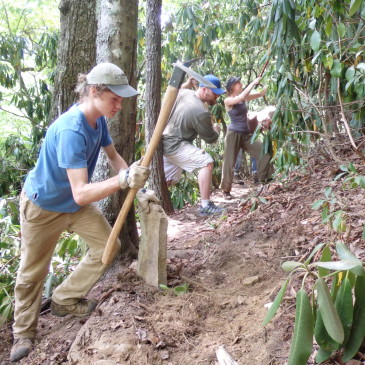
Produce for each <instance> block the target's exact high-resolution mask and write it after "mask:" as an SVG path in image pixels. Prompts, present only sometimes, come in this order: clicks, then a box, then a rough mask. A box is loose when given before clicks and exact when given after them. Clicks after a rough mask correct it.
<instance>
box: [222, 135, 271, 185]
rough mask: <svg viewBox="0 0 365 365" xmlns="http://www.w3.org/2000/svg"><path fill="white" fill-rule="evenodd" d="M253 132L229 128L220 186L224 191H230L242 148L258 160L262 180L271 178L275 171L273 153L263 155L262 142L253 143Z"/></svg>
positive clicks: (259, 176)
mask: <svg viewBox="0 0 365 365" xmlns="http://www.w3.org/2000/svg"><path fill="white" fill-rule="evenodd" d="M251 137H252V135H251V134H244V133H239V132H233V131H230V130H228V131H227V134H226V139H225V143H224V156H223V166H222V180H221V184H220V188H221V189H222V190H223V191H226V192H230V191H231V189H232V181H233V167H234V165H235V163H236V159H237V155H238V152H239V150H240V148H242V149H243V151H245V152H247V153H248V154H249V155H250V156H251V157H253V158H255V159H256V161H257V175H258V178H259V180H260V181H264V180H266V179H269V178H270V177H271V175H272V174H273V172H274V168H273V166H272V164H271V163H270V160H271V157H272V156H271V155H269V154H266V155H262V153H261V151H262V142H260V141H255V142H254V143H252V144H251Z"/></svg>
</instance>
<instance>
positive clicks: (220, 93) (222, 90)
mask: <svg viewBox="0 0 365 365" xmlns="http://www.w3.org/2000/svg"><path fill="white" fill-rule="evenodd" d="M210 90H212V91H213V92H214V94H217V95H222V94H224V93H225V91H224V89H221V88H216V89H210Z"/></svg>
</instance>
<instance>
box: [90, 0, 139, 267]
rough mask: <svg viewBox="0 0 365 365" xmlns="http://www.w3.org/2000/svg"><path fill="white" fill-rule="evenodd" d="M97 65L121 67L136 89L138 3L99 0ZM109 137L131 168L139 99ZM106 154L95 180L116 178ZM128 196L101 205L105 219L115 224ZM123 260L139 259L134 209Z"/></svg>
mask: <svg viewBox="0 0 365 365" xmlns="http://www.w3.org/2000/svg"><path fill="white" fill-rule="evenodd" d="M97 18H98V32H97V38H96V44H97V55H96V59H97V63H100V62H112V63H114V64H116V65H117V66H119V67H120V68H122V70H123V71H124V72H125V74H126V76H127V78H128V80H129V84H130V85H131V86H133V87H136V73H137V72H136V65H137V56H136V54H137V52H136V51H137V21H138V0H98V7H97ZM108 127H109V131H110V136H111V137H112V139H113V142H114V145H115V147H116V150H117V151H118V152H119V153H120V155H121V156H122V157H123V158H124V159H125V161H126V162H127V163H128V165H130V164H131V163H132V161H133V158H134V140H135V130H136V98H135V97H133V98H125V99H123V109H122V111H121V112H119V113H118V114H117V115H116V116H115V117H114V118H111V119H109V120H108ZM114 174H115V172H114V171H111V169H110V167H109V165H108V163H107V161H106V157H105V155H104V153H101V154H100V157H99V160H98V163H97V166H96V168H95V173H94V180H95V181H101V180H105V179H107V178H109V177H110V176H113V175H114ZM125 197H126V192H123V191H121V192H119V193H118V194H113V195H111V196H109V197H108V198H106V199H103V200H102V201H100V202H98V206H99V207H100V209H101V210H102V211H103V213H104V215H105V217H106V219H107V220H108V221H109V222H110V223H111V224H113V223H114V222H115V220H116V218H117V216H118V214H119V211H120V208H121V206H122V205H123V201H124V199H125ZM120 239H121V242H122V251H121V252H122V258H123V260H125V261H130V259H132V258H136V257H137V253H138V250H137V247H138V232H137V226H136V219H135V212H134V208H132V209H131V211H130V212H129V214H128V218H127V221H126V223H125V224H124V227H123V229H122V230H121V234H120Z"/></svg>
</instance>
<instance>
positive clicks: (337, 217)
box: [312, 163, 365, 236]
mask: <svg viewBox="0 0 365 365" xmlns="http://www.w3.org/2000/svg"><path fill="white" fill-rule="evenodd" d="M340 170H341V171H343V172H341V173H339V174H338V175H337V176H336V177H335V179H334V181H337V180H340V179H341V181H342V188H343V189H344V190H346V189H364V188H365V176H363V175H360V174H359V173H358V171H357V170H356V168H355V166H354V165H353V164H352V163H349V165H348V166H345V165H341V166H340ZM324 195H325V198H324V199H319V200H316V201H315V202H314V203H313V204H312V209H315V210H321V216H322V223H324V224H328V225H329V226H330V227H331V228H333V229H334V230H335V231H336V232H345V231H346V228H347V226H346V216H347V212H345V211H343V210H342V209H338V208H339V203H338V200H337V198H336V195H335V193H334V192H333V190H332V188H331V187H330V186H328V187H327V188H325V190H324ZM364 232H365V225H364ZM363 236H364V235H363Z"/></svg>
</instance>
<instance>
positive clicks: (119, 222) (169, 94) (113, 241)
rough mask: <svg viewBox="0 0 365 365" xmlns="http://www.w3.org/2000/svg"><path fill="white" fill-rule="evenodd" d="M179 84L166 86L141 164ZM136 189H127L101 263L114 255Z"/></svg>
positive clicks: (151, 149) (145, 162)
mask: <svg viewBox="0 0 365 365" xmlns="http://www.w3.org/2000/svg"><path fill="white" fill-rule="evenodd" d="M179 88H180V85H179V86H178V87H175V86H171V84H170V85H169V86H168V87H167V89H166V92H165V97H164V100H163V102H162V106H161V110H160V114H159V116H158V119H157V123H156V127H155V129H154V131H153V134H152V137H151V140H150V143H149V144H148V147H147V151H146V154H145V156H144V157H143V159H142V162H141V166H143V167H149V165H150V163H151V161H152V159H153V156H154V154H155V152H156V149H157V147H158V144H159V143H160V140H161V137H162V133H163V131H164V129H165V127H166V124H167V122H168V120H169V117H170V113H171V110H172V108H173V106H174V104H175V101H176V98H177V94H178V92H179ZM137 191H138V189H136V188H132V189H130V190H129V191H128V194H127V197H126V199H125V200H124V203H123V206H122V208H121V210H120V212H119V214H118V217H117V219H116V221H115V223H114V226H113V229H112V231H111V233H110V236H109V239H108V241H107V243H106V246H105V249H104V253H103V257H102V263H103V264H104V265H109V264H110V263H111V262H112V261H113V258H114V256H115V253H116V248H117V247H116V246H117V239H118V236H119V233H120V231H121V229H122V227H123V224H124V222H125V221H126V218H127V215H128V212H129V210H130V208H131V206H132V204H133V201H134V198H135V196H136V194H137Z"/></svg>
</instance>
